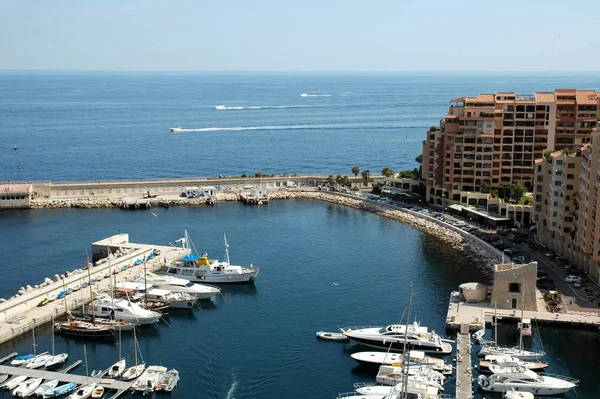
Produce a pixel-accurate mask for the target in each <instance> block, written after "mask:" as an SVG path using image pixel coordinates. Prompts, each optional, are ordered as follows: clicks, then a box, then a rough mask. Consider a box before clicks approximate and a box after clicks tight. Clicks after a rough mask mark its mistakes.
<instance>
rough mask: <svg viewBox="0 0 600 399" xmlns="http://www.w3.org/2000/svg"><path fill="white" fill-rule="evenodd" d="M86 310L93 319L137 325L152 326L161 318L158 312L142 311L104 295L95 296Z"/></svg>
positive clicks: (132, 305) (133, 304) (121, 300)
mask: <svg viewBox="0 0 600 399" xmlns="http://www.w3.org/2000/svg"><path fill="white" fill-rule="evenodd" d="M87 309H88V314H92V313H93V314H94V315H95V317H103V318H108V319H115V320H123V321H126V322H131V323H137V324H138V325H142V324H153V323H156V322H158V321H159V320H160V318H161V314H160V313H158V312H154V311H152V310H146V309H143V308H142V307H141V306H139V305H137V304H135V303H132V302H130V301H126V300H124V299H118V298H115V299H113V298H111V297H110V296H108V295H106V294H100V295H97V297H96V299H95V300H94V302H92V303H91V304H90V305H89V306H88V308H87Z"/></svg>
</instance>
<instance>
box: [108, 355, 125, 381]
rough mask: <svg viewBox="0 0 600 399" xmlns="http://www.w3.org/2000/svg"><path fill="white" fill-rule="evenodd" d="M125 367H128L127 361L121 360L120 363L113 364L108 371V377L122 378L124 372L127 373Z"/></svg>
mask: <svg viewBox="0 0 600 399" xmlns="http://www.w3.org/2000/svg"><path fill="white" fill-rule="evenodd" d="M125 366H126V362H125V359H121V360H119V361H118V362H116V363H115V364H113V365H112V366H110V369H109V370H108V374H107V375H108V376H109V377H110V378H119V377H120V376H122V375H123V372H124V371H125Z"/></svg>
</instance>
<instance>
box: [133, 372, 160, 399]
mask: <svg viewBox="0 0 600 399" xmlns="http://www.w3.org/2000/svg"><path fill="white" fill-rule="evenodd" d="M166 372H167V368H166V367H163V366H150V367H148V368H147V369H146V371H144V373H143V374H142V375H141V376H140V378H138V379H137V380H136V381H135V382H134V383H133V385H132V386H131V390H132V391H133V392H136V391H137V392H142V393H144V394H146V393H150V392H154V389H155V388H156V384H158V382H159V381H160V380H161V378H162V377H163V375H164V374H165V373H166Z"/></svg>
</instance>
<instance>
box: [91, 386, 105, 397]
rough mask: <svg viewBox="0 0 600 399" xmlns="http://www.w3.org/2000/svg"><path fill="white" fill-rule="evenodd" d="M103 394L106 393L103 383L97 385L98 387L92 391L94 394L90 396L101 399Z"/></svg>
mask: <svg viewBox="0 0 600 399" xmlns="http://www.w3.org/2000/svg"><path fill="white" fill-rule="evenodd" d="M102 395H104V387H103V386H101V385H98V386H96V388H94V390H93V391H92V396H90V397H91V398H94V399H99V398H101V397H102Z"/></svg>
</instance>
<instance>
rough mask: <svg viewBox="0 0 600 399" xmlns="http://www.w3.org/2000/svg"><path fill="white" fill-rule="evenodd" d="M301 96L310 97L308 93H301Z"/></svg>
mask: <svg viewBox="0 0 600 399" xmlns="http://www.w3.org/2000/svg"><path fill="white" fill-rule="evenodd" d="M300 97H308V93H302V94H300Z"/></svg>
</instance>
